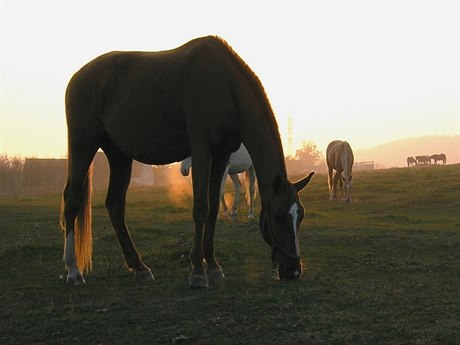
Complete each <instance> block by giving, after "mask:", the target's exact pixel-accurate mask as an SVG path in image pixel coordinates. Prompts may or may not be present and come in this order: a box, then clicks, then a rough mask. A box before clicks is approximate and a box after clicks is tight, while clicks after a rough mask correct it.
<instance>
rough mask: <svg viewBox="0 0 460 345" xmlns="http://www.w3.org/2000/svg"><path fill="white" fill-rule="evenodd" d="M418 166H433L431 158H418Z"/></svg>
mask: <svg viewBox="0 0 460 345" xmlns="http://www.w3.org/2000/svg"><path fill="white" fill-rule="evenodd" d="M415 159H416V160H417V164H431V159H430V156H416V157H415Z"/></svg>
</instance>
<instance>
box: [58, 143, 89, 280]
mask: <svg viewBox="0 0 460 345" xmlns="http://www.w3.org/2000/svg"><path fill="white" fill-rule="evenodd" d="M96 151H97V148H89V147H88V148H87V149H85V148H83V147H80V148H79V149H78V150H76V149H72V148H71V147H69V162H68V166H69V168H68V169H69V171H68V177H67V182H66V185H65V188H64V193H63V205H62V221H61V223H62V226H63V228H64V229H65V245H64V263H65V265H66V268H67V271H68V273H67V283H69V284H74V285H79V284H83V283H85V280H84V279H83V275H82V272H81V271H80V269H79V267H78V263H77V256H76V248H75V246H76V245H78V244H76V243H75V237H76V236H75V220H76V219H77V215H79V214H81V212H84V208H85V203H87V202H89V198H90V197H91V196H90V195H88V194H89V189H90V187H91V186H88V184H89V183H90V182H89V181H88V179H89V177H88V171H89V168H90V165H91V162H92V160H93V157H94V154H95V153H96ZM85 188H86V190H85ZM89 210H90V206H89ZM89 217H91V215H90V214H89ZM86 221H87V222H89V223H86V224H88V225H89V224H90V222H91V219H86ZM86 230H87V231H90V228H88V229H86ZM88 235H89V236H91V234H88ZM78 236H81V234H79V235H78ZM81 269H82V270H83V267H82V268H81Z"/></svg>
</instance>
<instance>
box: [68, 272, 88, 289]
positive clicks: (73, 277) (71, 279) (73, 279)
mask: <svg viewBox="0 0 460 345" xmlns="http://www.w3.org/2000/svg"><path fill="white" fill-rule="evenodd" d="M85 283H86V282H85V279H83V276H82V275H81V273H80V272H78V273H77V274H70V273H69V274H67V284H69V285H75V286H76V285H83V284H85Z"/></svg>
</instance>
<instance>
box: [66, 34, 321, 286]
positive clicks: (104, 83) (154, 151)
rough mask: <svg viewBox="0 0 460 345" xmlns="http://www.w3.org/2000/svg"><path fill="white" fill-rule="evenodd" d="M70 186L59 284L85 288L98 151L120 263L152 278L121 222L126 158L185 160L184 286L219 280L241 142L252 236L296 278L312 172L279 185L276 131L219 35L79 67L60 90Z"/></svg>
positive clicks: (259, 92)
mask: <svg viewBox="0 0 460 345" xmlns="http://www.w3.org/2000/svg"><path fill="white" fill-rule="evenodd" d="M65 104H66V114H67V127H68V155H69V165H68V178H67V183H66V186H65V189H64V193H63V205H62V217H61V219H62V227H63V229H64V230H65V245H64V261H65V264H66V267H67V269H68V276H67V281H68V283H71V284H80V283H84V279H83V275H82V274H83V272H84V271H88V270H89V269H91V266H92V259H91V257H92V235H91V194H90V190H91V169H90V166H91V162H92V160H93V157H94V155H95V153H96V152H97V150H98V149H99V148H102V150H103V151H104V152H105V154H106V156H107V158H108V160H109V165H110V182H109V189H108V194H107V198H106V206H107V209H108V211H109V215H110V220H111V222H112V225H113V227H114V229H115V233H116V236H117V238H118V241H119V243H120V246H121V249H122V251H123V254H124V257H125V261H126V265H127V266H128V268H129V269H132V270H134V271H135V278H136V279H137V280H140V281H149V280H153V279H154V278H153V275H152V273H151V271H150V269H149V268H148V267H147V266H146V265H145V264H144V262H143V261H142V260H141V258H140V255H139V253H138V251H137V250H136V248H135V246H134V243H133V241H132V240H131V237H130V235H129V232H128V228H127V226H126V223H125V205H126V192H127V188H128V185H129V181H130V174H131V164H132V161H133V159H135V160H137V161H140V162H143V163H146V164H167V163H172V162H176V161H181V160H182V159H184V158H186V157H188V156H190V155H191V156H192V159H193V176H192V181H193V220H194V222H195V231H194V239H193V244H192V249H191V253H190V261H191V265H192V272H191V274H190V276H189V285H191V286H197V287H206V286H208V280H209V281H217V280H220V279H222V278H224V274H223V272H222V269H221V267H220V265H219V263H218V262H217V260H216V258H215V254H214V230H215V225H216V217H217V213H218V208H219V190H220V185H221V181H222V177H223V173H224V170H225V167H226V164H227V161H228V159H229V156H230V154H231V153H232V152H234V151H236V150H237V149H238V147H239V146H240V144H241V143H244V145H245V146H246V148H247V150H248V152H249V154H250V155H251V158H252V160H253V163H254V167H255V170H256V174H257V179H258V182H259V192H260V196H261V204H262V209H261V212H260V228H261V232H262V235H263V238H264V240H265V241H266V242H267V243H268V244H269V245H270V247H271V251H272V262H273V264H274V265H276V266H277V267H278V273H279V277H280V279H282V280H294V279H298V278H299V277H300V275H301V273H302V268H301V264H300V250H299V231H300V223H301V221H302V219H303V217H304V209H303V206H302V204H301V203H300V200H299V196H298V191H300V190H302V189H303V188H304V187H305V186H306V185H307V184H308V182H309V181H310V179H311V176H312V175H313V173H311V174H310V175H308V176H307V177H305V178H303V179H301V180H300V181H298V182H296V183H291V182H289V181H288V180H287V174H286V167H285V163H284V155H283V150H282V146H281V139H280V135H279V131H278V126H277V123H276V120H275V117H274V114H273V111H272V108H271V106H270V103H269V101H268V98H267V96H266V94H265V91H264V89H263V86H262V84H261V82H260V81H259V79H258V78H257V76H256V75H255V74H254V73H253V72H252V71H251V69H250V68H249V67H248V66H247V65H246V64H245V63H244V62H243V60H242V59H241V58H240V57H239V56H238V55H237V54H236V53H235V52H234V51H233V50H232V49H231V48H230V47H229V46H228V45H227V44H226V42H225V41H223V40H222V39H219V38H217V37H203V38H198V39H195V40H192V41H190V42H188V43H186V44H184V45H183V46H181V47H179V48H176V49H173V50H169V51H161V52H110V53H107V54H105V55H102V56H100V57H98V58H96V59H95V60H93V61H91V62H89V63H88V64H86V65H85V66H83V67H82V68H81V69H80V70H79V71H78V72H77V73H76V74H75V75H74V76H73V78H72V79H71V80H70V82H69V85H68V87H67V92H66V100H65Z"/></svg>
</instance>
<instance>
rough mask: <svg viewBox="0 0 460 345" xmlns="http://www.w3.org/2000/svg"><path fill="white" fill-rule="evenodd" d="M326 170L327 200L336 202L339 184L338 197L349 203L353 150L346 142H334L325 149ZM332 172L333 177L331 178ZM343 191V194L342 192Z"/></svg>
mask: <svg viewBox="0 0 460 345" xmlns="http://www.w3.org/2000/svg"><path fill="white" fill-rule="evenodd" d="M326 162H327V168H328V179H327V182H328V186H329V199H330V200H337V199H338V197H337V182H339V183H340V197H341V198H343V199H345V201H346V202H351V189H352V181H351V180H352V170H353V162H354V156H353V150H352V149H351V146H350V144H348V143H347V142H346V141H341V140H334V141H332V142H330V143H329V145H328V146H327V149H326ZM334 170H335V171H336V172H335V175H334V177H332V175H333V172H334ZM344 189H345V194H344V193H343V190H344Z"/></svg>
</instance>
